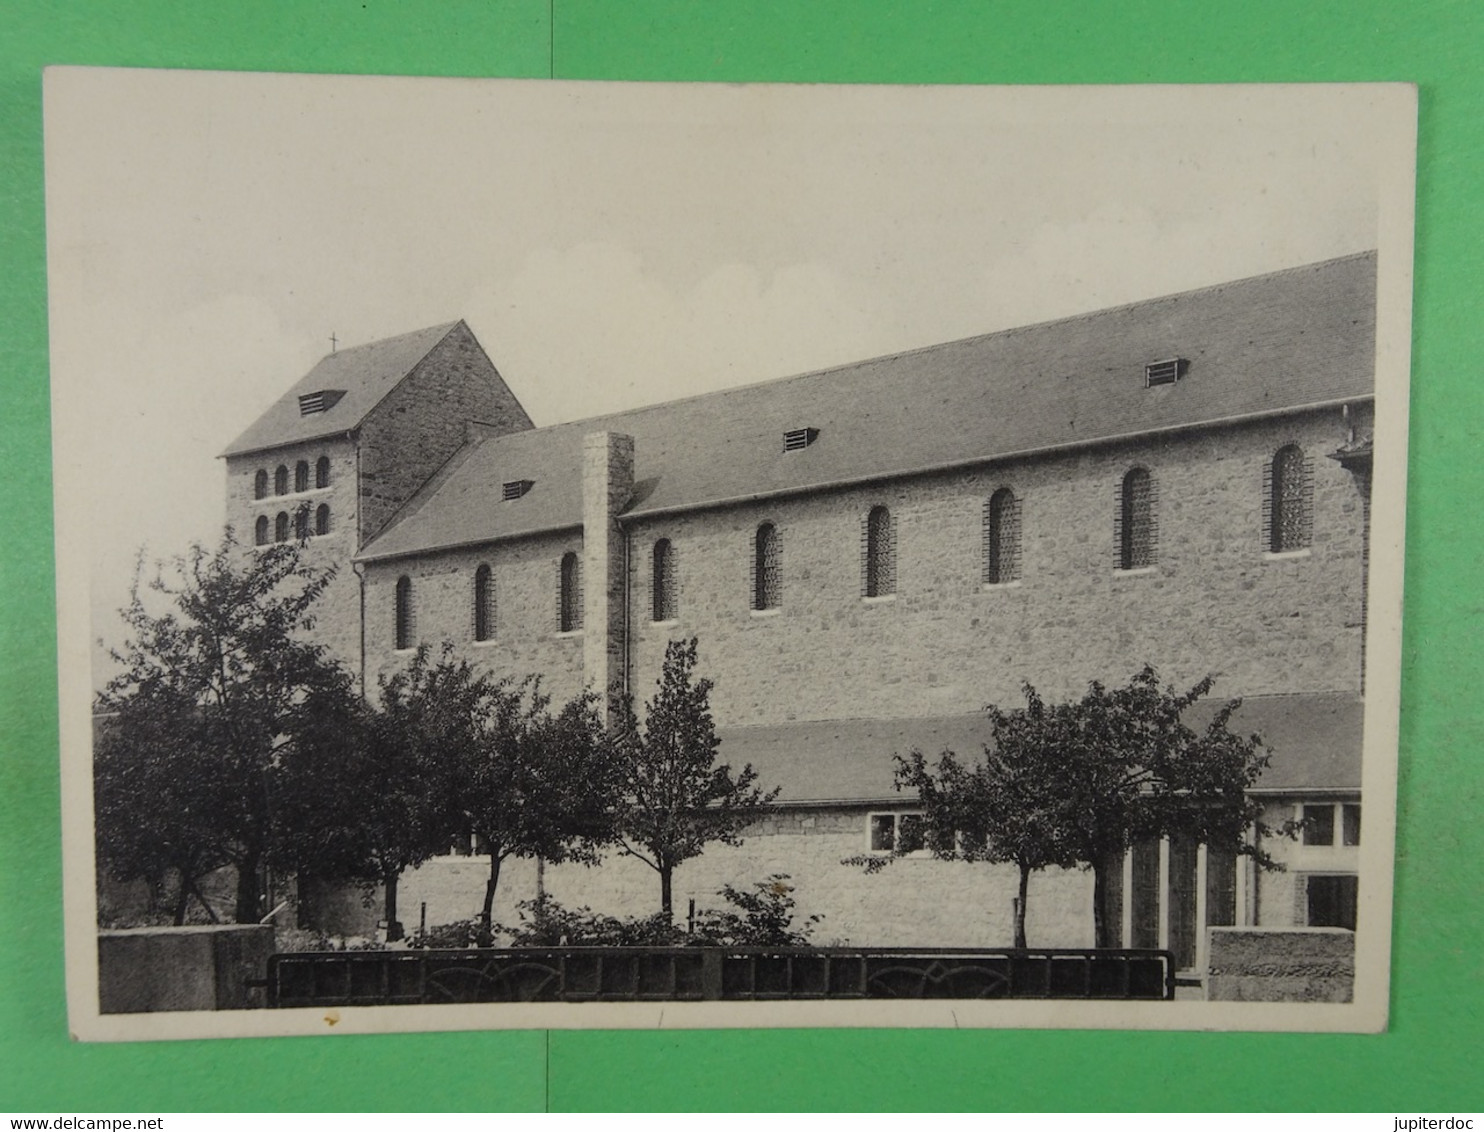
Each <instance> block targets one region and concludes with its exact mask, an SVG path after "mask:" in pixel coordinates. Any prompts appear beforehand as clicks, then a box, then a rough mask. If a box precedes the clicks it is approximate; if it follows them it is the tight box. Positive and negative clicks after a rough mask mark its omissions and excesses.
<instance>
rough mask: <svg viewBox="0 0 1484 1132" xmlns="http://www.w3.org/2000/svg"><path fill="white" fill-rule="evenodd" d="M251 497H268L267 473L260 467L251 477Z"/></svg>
mask: <svg viewBox="0 0 1484 1132" xmlns="http://www.w3.org/2000/svg"><path fill="white" fill-rule="evenodd" d="M252 497H253V498H254V499H267V498H268V473H267V471H265V470H264V469H262V468H259V469H258V474H257V475H255V476H253V478H252Z"/></svg>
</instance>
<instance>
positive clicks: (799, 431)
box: [783, 428, 819, 452]
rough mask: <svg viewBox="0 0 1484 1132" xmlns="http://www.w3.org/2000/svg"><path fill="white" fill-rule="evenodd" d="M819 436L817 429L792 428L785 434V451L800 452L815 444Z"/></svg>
mask: <svg viewBox="0 0 1484 1132" xmlns="http://www.w3.org/2000/svg"><path fill="white" fill-rule="evenodd" d="M818 436H819V429H817V428H791V429H789V430H788V431H787V432H785V433H784V434H783V450H784V451H785V452H800V451H802V450H804V449H805V448H808V447H809V445H811V444H813V443H814V441H815V440H816V439H817V438H818Z"/></svg>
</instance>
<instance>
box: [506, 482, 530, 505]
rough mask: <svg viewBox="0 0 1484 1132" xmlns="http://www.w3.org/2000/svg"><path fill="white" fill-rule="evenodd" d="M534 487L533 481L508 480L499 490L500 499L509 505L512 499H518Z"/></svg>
mask: <svg viewBox="0 0 1484 1132" xmlns="http://www.w3.org/2000/svg"><path fill="white" fill-rule="evenodd" d="M535 486H536V481H535V480H510V481H509V482H508V483H506V484H504V485H503V486H502V487H501V488H500V498H501V499H503V500H504V501H505V502H506V503H509V502H510V501H511V500H512V499H519V498H520V497H521V496H522V495H524V494H525V493H526V492H528V491H530V490H531V488H533V487H535Z"/></svg>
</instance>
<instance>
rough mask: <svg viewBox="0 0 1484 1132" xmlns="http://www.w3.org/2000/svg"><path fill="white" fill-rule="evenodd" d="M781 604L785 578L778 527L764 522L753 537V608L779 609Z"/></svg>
mask: <svg viewBox="0 0 1484 1132" xmlns="http://www.w3.org/2000/svg"><path fill="white" fill-rule="evenodd" d="M781 604H783V578H782V570H781V569H780V568H779V548H778V528H777V527H775V526H774V525H773V524H772V523H764V524H763V525H762V526H760V527H758V529H757V535H756V537H755V538H754V539H753V547H752V608H753V609H777V608H778V607H779V606H780V605H781Z"/></svg>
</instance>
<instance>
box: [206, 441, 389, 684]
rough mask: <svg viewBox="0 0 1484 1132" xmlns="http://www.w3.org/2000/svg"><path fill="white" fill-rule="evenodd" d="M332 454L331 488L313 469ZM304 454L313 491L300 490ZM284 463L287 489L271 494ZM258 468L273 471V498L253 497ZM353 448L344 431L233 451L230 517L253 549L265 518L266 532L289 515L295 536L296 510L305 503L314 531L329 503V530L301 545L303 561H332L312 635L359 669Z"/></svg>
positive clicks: (229, 480) (314, 564)
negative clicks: (298, 468)
mask: <svg viewBox="0 0 1484 1132" xmlns="http://www.w3.org/2000/svg"><path fill="white" fill-rule="evenodd" d="M322 456H324V457H328V458H329V460H330V486H329V487H324V488H316V487H315V486H314V482H315V480H314V469H315V465H316V464H317V463H318V461H319V459H320V457H322ZM300 460H303V461H304V462H305V463H307V464H308V465H309V484H310V487H309V490H308V491H301V492H296V491H293V490H292V489H293V486H294V466H295V465H296V464H297V463H298V462H299V461H300ZM280 465H282V466H283V467H285V468H287V469H288V478H289V488H290V491H289V494H287V495H274V494H273V474H274V471H275V470H276V469H277V468H278V467H279V466H280ZM259 470H262V471H265V472H267V474H268V491H269V494H268V497H267V498H266V499H255V498H254V486H253V484H254V480H255V478H256V476H257V473H258V471H259ZM355 484H356V452H355V446H354V445H353V444H352V443H351V441H349V440H348V439H346V438H344V437H331V438H329V439H327V440H314V441H308V442H306V443H303V444H290V445H285V446H283V447H282V448H275V449H273V450H271V451H268V452H257V453H249V454H248V455H245V456H231V457H228V459H227V522H228V523H230V524H231V525H232V527H233V529H234V530H235V531H236V532H237V537H238V539H239V541H240V542H241V543H242V544H243V546H244V548H245V553H254V552H255V551H254V549H253V547H254V528H255V526H256V523H257V520H258V518H259V517H260V516H262V517H265V518H267V520H268V527H269V538H270V539H272V537H273V529H274V522H275V520H276V518H277V516H278V515H279V513H280V512H281V513H283V514H285V515H287V516H288V519H289V538H290V539H292V538H293V537H294V515H295V513H296V512H297V511H299V510H300V509H301V508H307V509H308V512H309V516H308V517H309V529H310V530H311V531H313V530H314V513H315V511H316V509H318V508H319V507H320V505H321V504H324V505H327V506H328V507H329V508H330V533H329V534H327V535H312V536H311V537H310V538H309V539H308V540H307V541H306V542H305V544H304V547H303V554H304V561H305V563H306V564H308V565H309V566H311V567H313V568H315V569H324V568H327V567H334V569H335V577H334V579H333V580H332V581H331V583H330V585H329V587H328V588H327V589H326V591H325V593H324V596H323V597H321V598H320V600H319V602H318V604H317V605H316V606H315V609H314V617H315V626H314V634H313V636H314V640H315V642H316V643H318V644H322V645H325V646H326V647H327V648H328V649H329V650H330V652H331V654H332V655H333V656H334V657H335V658H336V659H337V660H339V661H340V662H341V663H342V664H344V665H345V666H346V668H348V669H349V670H350V671H352V672H356V671H358V670H359V667H360V655H361V635H360V624H361V609H360V601H361V598H360V582H359V580H358V579H357V578H356V575H355V571H354V570H352V569H351V556H352V555H353V554H354V553H355V551H356V545H357V544H356V533H357V530H358V523H359V521H360V520H359V516H358V513H357V504H358V502H359V500H358V498H357V494H356V487H355Z"/></svg>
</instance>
